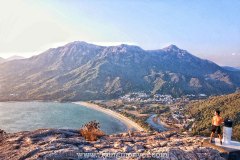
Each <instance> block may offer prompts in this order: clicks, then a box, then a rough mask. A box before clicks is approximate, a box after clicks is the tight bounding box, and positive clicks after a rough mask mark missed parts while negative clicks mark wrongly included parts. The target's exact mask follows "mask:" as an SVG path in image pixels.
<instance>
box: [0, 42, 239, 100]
mask: <svg viewBox="0 0 240 160" xmlns="http://www.w3.org/2000/svg"><path fill="white" fill-rule="evenodd" d="M238 87H240V74H239V73H238V72H231V71H227V70H225V69H223V68H221V67H220V66H218V65H216V64H215V63H213V62H211V61H208V60H203V59H200V58H198V57H196V56H194V55H192V54H190V53H188V52H187V51H186V50H182V49H179V48H178V47H176V46H174V45H171V46H169V47H166V48H164V49H160V50H143V49H142V48H140V47H138V46H129V45H119V46H110V47H103V46H97V45H93V44H88V43H86V42H78V41H77V42H72V43H69V44H67V45H65V46H62V47H58V48H52V49H49V50H47V51H45V52H44V53H42V54H40V55H38V56H34V57H31V58H28V59H22V60H14V61H10V62H6V63H2V64H0V101H1V100H2V101H3V100H92V99H109V98H116V97H119V96H120V95H123V94H126V93H128V92H134V91H144V92H148V93H161V94H172V95H174V96H180V95H183V94H191V93H193V94H198V93H205V94H207V95H212V94H214V95H216V94H225V93H232V92H235V90H236V89H237V88H238Z"/></svg>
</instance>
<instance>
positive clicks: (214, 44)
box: [0, 0, 240, 66]
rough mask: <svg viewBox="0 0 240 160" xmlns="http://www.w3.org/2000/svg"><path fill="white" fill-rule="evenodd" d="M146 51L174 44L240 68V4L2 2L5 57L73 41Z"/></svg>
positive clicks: (202, 0) (215, 0) (209, 0)
mask: <svg viewBox="0 0 240 160" xmlns="http://www.w3.org/2000/svg"><path fill="white" fill-rule="evenodd" d="M78 40H79V41H86V42H89V43H94V44H99V45H118V44H121V43H126V44H132V45H138V46H140V47H142V48H143V49H160V48H163V47H166V46H168V45H170V44H175V45H177V46H178V47H179V48H182V49H185V50H188V51H189V52H190V53H192V54H194V55H196V56H198V57H200V58H204V59H209V60H211V61H213V62H215V63H217V64H219V65H228V66H240V1H239V0H194V1H189V0H171V1H169V0H0V57H3V58H7V57H10V56H13V55H20V56H24V57H30V56H32V55H36V54H39V53H41V52H43V51H45V50H47V49H48V48H52V47H57V46H61V45H64V44H66V43H69V42H72V41H78Z"/></svg>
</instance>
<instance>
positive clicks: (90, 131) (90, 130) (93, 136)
mask: <svg viewBox="0 0 240 160" xmlns="http://www.w3.org/2000/svg"><path fill="white" fill-rule="evenodd" d="M80 133H81V135H82V136H83V137H84V138H85V139H86V140H87V141H96V140H98V139H99V138H100V137H102V136H104V135H105V133H104V132H103V131H102V130H100V125H99V122H97V121H95V120H94V121H90V122H88V123H86V124H85V125H84V126H83V127H82V128H81V129H80Z"/></svg>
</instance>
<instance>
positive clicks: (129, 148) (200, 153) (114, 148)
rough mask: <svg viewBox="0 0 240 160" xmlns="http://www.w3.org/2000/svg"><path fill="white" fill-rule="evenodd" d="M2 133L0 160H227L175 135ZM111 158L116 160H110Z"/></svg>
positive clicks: (57, 131)
mask: <svg viewBox="0 0 240 160" xmlns="http://www.w3.org/2000/svg"><path fill="white" fill-rule="evenodd" d="M2 133H3V135H4V138H3V139H2V140H1V141H0V160H25V159H28V160H35V159H38V160H44V159H48V160H53V159H57V160H65V159H84V158H85V159H86V157H83V154H82V153H84V152H86V153H99V154H100V153H102V154H104V153H105V154H106V153H120V152H124V153H128V152H130V153H131V152H132V153H146V154H148V157H149V158H150V159H151V158H152V157H151V155H152V153H163V155H165V156H166V157H165V159H166V160H170V159H171V160H175V159H176V160H178V159H184V160H195V159H196V160H197V159H211V160H221V159H223V158H222V157H221V156H220V154H219V152H218V151H216V150H214V149H211V148H205V147H201V146H200V143H198V142H199V141H201V139H200V138H199V137H191V136H189V135H179V136H176V133H174V132H171V131H168V132H162V133H155V132H153V133H147V132H134V133H131V138H130V137H129V134H124V136H123V134H114V135H109V136H104V137H102V138H100V139H99V140H98V141H91V142H88V141H86V140H84V138H83V137H82V136H81V134H80V133H79V131H78V130H68V129H40V130H36V131H32V132H18V133H11V134H10V133H9V134H6V133H5V132H2ZM159 137H161V138H159ZM164 137H165V138H164ZM155 156H159V154H156V155H155ZM109 158H115V157H108V158H107V159H109ZM132 158H134V157H132ZM139 158H141V157H139ZM154 158H159V157H154ZM93 159H94V158H93ZM123 159H131V157H126V158H123Z"/></svg>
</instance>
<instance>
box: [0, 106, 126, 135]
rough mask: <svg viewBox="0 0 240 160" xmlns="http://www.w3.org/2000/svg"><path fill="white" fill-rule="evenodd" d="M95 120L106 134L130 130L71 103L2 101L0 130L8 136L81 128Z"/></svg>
mask: <svg viewBox="0 0 240 160" xmlns="http://www.w3.org/2000/svg"><path fill="white" fill-rule="evenodd" d="M92 120H96V121H98V122H99V123H100V128H101V129H102V130H103V131H104V132H105V133H106V134H114V133H121V132H126V131H127V126H126V125H125V124H124V123H122V122H121V121H119V120H118V119H115V118H114V117H111V116H110V115H107V114H105V113H102V112H100V111H96V110H93V109H90V108H87V107H84V106H81V105H78V104H74V103H70V102H69V103H60V102H0V129H3V130H5V131H6V132H9V133H12V132H19V131H31V130H36V129H41V128H64V129H80V128H81V127H82V126H83V125H84V124H86V123H87V122H89V121H92Z"/></svg>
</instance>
